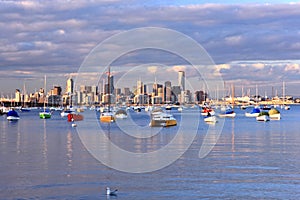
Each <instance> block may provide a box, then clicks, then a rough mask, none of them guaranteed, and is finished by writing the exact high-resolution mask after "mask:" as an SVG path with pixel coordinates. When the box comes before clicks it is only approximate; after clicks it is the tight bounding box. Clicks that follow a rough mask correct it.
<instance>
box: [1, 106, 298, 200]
mask: <svg viewBox="0 0 300 200" xmlns="http://www.w3.org/2000/svg"><path fill="white" fill-rule="evenodd" d="M195 112H196V111H193V110H190V111H188V112H187V115H189V116H190V117H193V116H194V115H195ZM236 112H237V117H236V118H235V119H226V121H225V124H224V128H223V131H222V134H221V136H220V138H219V140H218V142H217V144H216V145H215V146H214V148H213V149H212V151H211V152H210V153H209V154H208V155H207V156H206V157H204V158H203V159H200V158H199V157H198V153H199V149H200V147H201V144H202V142H203V138H204V136H205V134H206V131H207V128H208V126H209V125H207V124H205V123H204V122H203V120H202V119H200V121H199V123H200V125H199V128H198V130H197V136H196V138H195V140H194V141H193V144H192V145H191V146H190V148H189V149H188V151H186V152H185V153H184V154H183V156H181V157H180V158H179V159H178V160H177V161H175V162H174V163H173V164H171V165H170V166H168V167H165V168H163V169H161V170H158V171H154V172H149V173H141V174H132V173H125V172H120V171H116V170H114V169H111V168H109V167H106V166H105V165H103V164H101V163H100V162H99V161H97V160H96V159H95V158H94V157H93V156H91V154H90V153H89V152H88V151H87V150H86V148H85V147H84V145H83V144H82V142H81V140H80V137H79V135H78V133H77V128H72V127H71V123H70V122H67V120H66V119H62V118H61V117H60V115H59V113H58V112H56V113H53V115H52V118H51V119H48V120H42V119H39V117H38V112H37V111H31V112H29V113H20V117H21V119H20V120H19V121H18V122H8V121H7V120H6V119H5V117H4V116H1V117H0V199H107V197H106V195H105V188H106V187H107V186H109V187H111V188H112V189H114V188H118V190H119V191H118V197H117V198H116V197H110V199H122V200H123V199H124V200H125V199H126V200H127V199H150V200H152V199H153V200H154V199H155V200H156V199H180V200H182V199H263V198H265V199H299V198H300V154H299V152H300V137H299V134H300V132H299V129H300V125H299V122H300V107H298V106H292V107H291V110H290V111H285V110H281V113H282V119H281V120H280V121H271V122H266V123H264V122H256V121H255V119H253V118H245V117H244V116H243V113H244V111H241V110H238V109H236ZM84 115H85V120H87V121H88V120H89V119H90V118H94V117H95V113H94V112H93V111H85V113H84ZM174 115H175V116H176V117H177V118H178V121H179V122H180V114H179V113H176V112H175V113H174ZM195 116H196V115H195ZM131 117H132V119H133V120H134V121H135V122H136V123H137V124H138V125H139V126H140V127H142V128H141V129H147V130H149V129H150V128H149V127H148V126H147V125H148V123H149V117H148V115H147V114H146V113H143V112H141V113H134V112H132V113H131ZM119 123H123V125H124V124H125V128H126V124H127V122H126V121H121V122H119ZM91 125H92V124H91ZM79 126H80V122H78V127H79ZM127 126H128V127H127V128H128V129H129V130H130V129H131V128H134V127H131V126H130V125H129V124H128V125H127ZM191 126H192V124H191ZM101 127H102V128H103V130H105V131H106V134H107V135H109V137H110V138H111V140H112V141H113V142H114V143H115V144H117V145H119V146H120V147H121V148H123V149H127V150H130V151H134V152H138V151H140V152H151V151H154V150H157V149H160V148H161V147H163V146H164V145H166V144H167V143H169V142H170V141H171V140H172V138H174V137H175V135H176V132H177V130H178V127H171V128H164V129H161V130H160V131H161V132H160V133H159V134H157V135H155V136H153V137H152V138H151V139H137V138H133V137H131V136H128V135H126V134H123V133H122V131H120V129H119V128H118V127H117V123H116V124H112V125H111V126H108V125H101ZM98 129H99V127H97V126H91V127H90V132H97V131H98ZM151 131H154V132H153V133H155V134H156V132H157V130H156V129H152V130H151ZM189 131H192V130H189V129H186V134H189ZM87 134H88V133H87ZM99 145H100V146H101V145H103V144H101V143H99ZM180 148H181V146H180V144H178V149H180ZM175 150H176V149H175Z"/></svg>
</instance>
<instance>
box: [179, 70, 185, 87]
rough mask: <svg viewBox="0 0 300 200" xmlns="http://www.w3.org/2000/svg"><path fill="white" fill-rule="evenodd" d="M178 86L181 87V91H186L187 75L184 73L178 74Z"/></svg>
mask: <svg viewBox="0 0 300 200" xmlns="http://www.w3.org/2000/svg"><path fill="white" fill-rule="evenodd" d="M178 86H179V87H180V89H181V91H185V74H184V71H179V72H178Z"/></svg>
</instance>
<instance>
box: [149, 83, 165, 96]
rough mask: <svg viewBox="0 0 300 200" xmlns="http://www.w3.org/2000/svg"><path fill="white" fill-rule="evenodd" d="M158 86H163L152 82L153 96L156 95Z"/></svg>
mask: <svg viewBox="0 0 300 200" xmlns="http://www.w3.org/2000/svg"><path fill="white" fill-rule="evenodd" d="M159 88H163V85H161V84H158V83H156V82H155V83H153V87H152V92H153V96H157V95H158V89H159Z"/></svg>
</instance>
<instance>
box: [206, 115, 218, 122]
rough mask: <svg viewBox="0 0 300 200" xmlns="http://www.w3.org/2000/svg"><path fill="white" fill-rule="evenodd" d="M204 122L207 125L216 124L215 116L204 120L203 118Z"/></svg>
mask: <svg viewBox="0 0 300 200" xmlns="http://www.w3.org/2000/svg"><path fill="white" fill-rule="evenodd" d="M204 121H205V122H207V123H216V122H217V118H216V117H215V116H211V117H206V118H204Z"/></svg>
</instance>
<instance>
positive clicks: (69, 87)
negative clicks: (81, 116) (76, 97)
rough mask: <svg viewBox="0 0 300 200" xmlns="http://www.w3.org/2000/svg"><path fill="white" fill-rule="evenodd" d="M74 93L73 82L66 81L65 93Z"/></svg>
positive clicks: (71, 80) (70, 79) (70, 80)
mask: <svg viewBox="0 0 300 200" xmlns="http://www.w3.org/2000/svg"><path fill="white" fill-rule="evenodd" d="M73 92H74V82H73V79H72V78H69V79H68V80H67V86H66V93H67V94H72V93H73Z"/></svg>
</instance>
